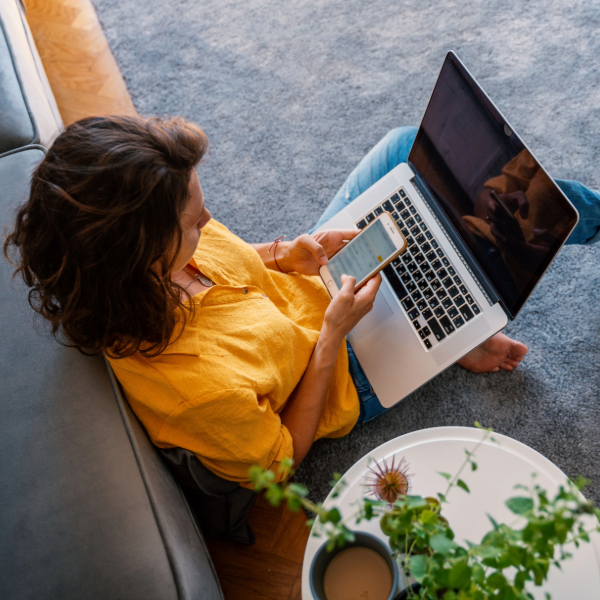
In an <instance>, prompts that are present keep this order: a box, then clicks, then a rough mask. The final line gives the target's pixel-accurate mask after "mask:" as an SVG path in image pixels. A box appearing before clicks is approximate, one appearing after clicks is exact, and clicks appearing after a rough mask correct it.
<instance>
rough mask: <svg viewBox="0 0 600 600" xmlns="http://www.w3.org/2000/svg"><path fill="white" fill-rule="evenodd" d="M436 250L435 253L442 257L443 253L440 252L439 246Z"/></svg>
mask: <svg viewBox="0 0 600 600" xmlns="http://www.w3.org/2000/svg"><path fill="white" fill-rule="evenodd" d="M436 252H437V255H438V256H439V257H440V258H443V257H444V253H443V252H442V249H441V248H438V249H437V250H436Z"/></svg>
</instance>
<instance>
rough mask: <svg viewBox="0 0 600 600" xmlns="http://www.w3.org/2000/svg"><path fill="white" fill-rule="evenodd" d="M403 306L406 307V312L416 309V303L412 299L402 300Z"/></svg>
mask: <svg viewBox="0 0 600 600" xmlns="http://www.w3.org/2000/svg"><path fill="white" fill-rule="evenodd" d="M402 306H403V307H404V310H406V311H409V310H412V309H413V308H414V307H415V303H414V302H413V301H412V300H411V299H410V298H404V300H402Z"/></svg>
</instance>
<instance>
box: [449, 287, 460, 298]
mask: <svg viewBox="0 0 600 600" xmlns="http://www.w3.org/2000/svg"><path fill="white" fill-rule="evenodd" d="M448 293H449V294H450V295H451V296H452V297H453V298H454V296H456V295H458V290H457V289H456V287H454V286H452V287H451V288H450V289H449V290H448Z"/></svg>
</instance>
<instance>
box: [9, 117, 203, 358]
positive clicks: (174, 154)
mask: <svg viewBox="0 0 600 600" xmlns="http://www.w3.org/2000/svg"><path fill="white" fill-rule="evenodd" d="M207 147H208V140H207V137H206V135H205V134H204V132H203V131H202V129H201V128H200V127H198V126H197V125H194V124H193V123H190V122H188V121H186V120H185V119H183V118H172V119H157V118H150V119H142V118H135V117H93V118H86V119H82V120H80V121H78V122H76V123H73V124H72V125H69V126H68V127H67V128H66V129H65V130H64V131H63V132H62V133H61V134H60V135H59V136H58V137H57V138H56V141H55V142H54V143H53V145H52V147H51V148H50V149H49V150H48V154H47V155H46V157H45V158H44V159H43V160H42V162H41V163H40V164H39V166H38V167H37V168H36V170H35V172H34V173H33V177H32V182H31V193H30V196H29V199H28V200H27V201H26V202H25V203H24V204H23V205H22V206H20V207H19V209H18V212H17V218H16V225H15V229H14V231H13V232H12V233H10V235H8V237H7V239H6V241H5V244H4V254H5V255H6V257H7V258H8V259H9V260H11V262H12V263H13V264H14V265H15V266H16V267H17V269H16V271H15V275H17V274H18V273H20V274H21V276H22V277H23V279H24V281H25V283H26V284H27V285H28V286H29V287H30V288H31V289H30V291H29V303H30V304H31V306H32V307H33V309H34V310H35V311H36V312H38V313H39V314H41V315H42V316H43V317H44V318H45V319H47V320H48V321H50V323H51V325H52V333H53V334H54V336H55V337H56V338H57V339H58V341H59V342H60V343H62V344H64V345H67V346H73V347H75V348H77V349H79V350H80V351H81V352H83V353H84V354H88V355H93V354H98V353H100V352H106V353H107V354H108V355H109V356H111V357H114V358H120V357H125V356H130V355H131V354H133V353H135V352H137V351H140V352H141V353H142V354H144V355H145V356H156V355H157V354H160V352H162V351H163V350H164V349H165V347H166V346H167V345H168V344H169V341H170V340H171V338H172V337H173V334H174V331H175V328H176V327H177V325H178V324H183V325H185V321H186V319H187V316H188V315H189V310H190V308H189V307H188V308H186V307H185V305H183V304H182V303H181V299H180V298H181V293H182V288H181V287H180V286H177V285H175V284H172V283H171V280H170V272H171V270H172V267H173V263H174V260H175V257H176V255H177V252H178V251H179V248H180V246H181V239H182V230H181V225H180V216H181V214H182V212H183V210H184V209H185V207H186V205H187V203H188V200H189V188H188V186H189V182H190V178H191V174H192V171H193V170H194V169H195V167H196V166H197V165H198V163H199V162H200V160H201V159H202V157H203V155H204V154H205V152H206V150H207Z"/></svg>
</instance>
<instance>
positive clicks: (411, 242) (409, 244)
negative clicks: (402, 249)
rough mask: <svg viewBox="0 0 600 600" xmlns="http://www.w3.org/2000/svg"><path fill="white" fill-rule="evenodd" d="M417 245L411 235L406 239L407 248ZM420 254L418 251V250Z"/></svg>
mask: <svg viewBox="0 0 600 600" xmlns="http://www.w3.org/2000/svg"><path fill="white" fill-rule="evenodd" d="M414 243H415V240H413V238H411V237H410V235H409V236H408V237H407V238H406V245H407V246H412V245H413V244H414ZM417 252H418V250H417Z"/></svg>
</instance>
